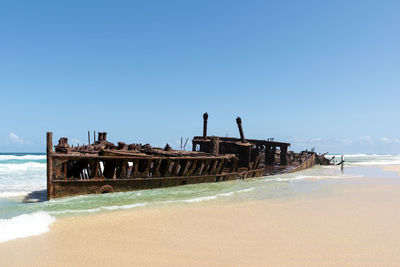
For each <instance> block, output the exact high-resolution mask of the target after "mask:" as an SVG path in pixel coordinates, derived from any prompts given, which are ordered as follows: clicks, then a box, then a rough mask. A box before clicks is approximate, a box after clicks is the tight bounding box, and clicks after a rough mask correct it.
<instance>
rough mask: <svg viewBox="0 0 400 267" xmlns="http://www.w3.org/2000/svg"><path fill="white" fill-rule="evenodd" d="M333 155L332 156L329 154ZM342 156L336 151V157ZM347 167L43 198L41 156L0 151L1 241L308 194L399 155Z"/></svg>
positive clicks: (398, 159) (359, 158)
mask: <svg viewBox="0 0 400 267" xmlns="http://www.w3.org/2000/svg"><path fill="white" fill-rule="evenodd" d="M331 156H333V155H330V157H331ZM339 158H340V155H336V159H337V160H339ZM345 161H346V165H347V166H346V167H345V171H344V172H341V170H340V167H339V166H316V167H314V168H312V169H309V170H305V171H302V172H298V173H294V174H286V175H277V176H267V177H261V178H254V179H249V180H245V181H243V180H237V181H229V182H222V183H208V184H197V185H186V186H180V187H174V188H160V189H152V190H141V191H132V192H124V193H114V194H101V195H84V196H76V197H68V198H62V199H55V200H51V201H45V200H46V155H45V154H0V242H4V241H7V240H11V239H15V238H22V237H27V236H33V235H38V234H41V233H44V232H47V231H49V226H50V225H51V224H52V223H53V222H55V221H56V220H57V219H59V218H61V217H63V216H71V215H73V216H76V215H80V214H90V213H96V212H112V211H114V210H123V209H140V208H146V207H151V206H157V205H174V204H178V205H193V203H197V202H203V201H215V200H216V201H229V202H232V201H240V200H243V199H245V200H246V199H276V198H286V197H293V196H298V197H301V196H306V195H307V194H310V193H312V192H313V191H315V190H316V189H317V188H318V187H319V186H320V184H321V183H317V182H315V181H322V182H323V183H329V182H334V181H335V180H337V179H340V180H346V179H347V180H349V181H351V179H352V178H363V177H364V174H363V171H362V170H363V169H362V168H357V166H379V165H393V164H400V155H365V154H359V155H345Z"/></svg>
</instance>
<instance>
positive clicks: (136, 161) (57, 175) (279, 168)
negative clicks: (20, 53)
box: [46, 113, 330, 199]
mask: <svg viewBox="0 0 400 267" xmlns="http://www.w3.org/2000/svg"><path fill="white" fill-rule="evenodd" d="M207 119H208V114H207V113H204V114H203V120H204V124H203V136H195V137H194V138H193V140H192V144H193V150H192V151H182V150H173V149H172V147H171V146H169V145H168V144H167V145H166V146H165V147H164V148H155V147H152V146H150V145H149V144H145V145H142V144H126V143H124V142H118V143H117V145H114V144H113V143H111V142H109V141H107V133H106V132H98V138H97V140H96V138H95V135H96V132H93V133H94V134H93V136H94V138H93V141H94V142H93V143H92V144H91V142H90V133H89V132H88V141H89V142H88V145H81V146H79V145H78V146H75V147H73V146H70V145H69V144H68V138H66V137H62V138H60V140H59V141H58V144H57V145H56V146H55V151H53V143H52V133H51V132H48V133H47V145H46V151H47V198H48V199H51V198H58V197H65V196H73V195H80V194H96V193H111V192H121V191H130V190H140V189H151V188H159V187H169V186H179V185H185V184H194V183H206V182H220V181H228V180H234V179H247V178H252V177H259V176H266V175H274V174H278V173H288V172H294V171H298V170H302V169H305V168H309V167H312V166H313V165H314V164H330V162H329V160H327V159H326V158H325V157H324V155H318V154H316V153H315V152H309V151H303V152H301V153H294V152H292V151H288V147H289V146H290V144H289V143H284V142H276V141H271V140H257V139H245V137H244V134H243V128H242V120H241V119H240V118H239V117H238V118H237V119H236V122H237V124H238V128H239V134H240V138H234V137H218V136H210V137H208V136H207ZM277 148H279V150H278V149H277Z"/></svg>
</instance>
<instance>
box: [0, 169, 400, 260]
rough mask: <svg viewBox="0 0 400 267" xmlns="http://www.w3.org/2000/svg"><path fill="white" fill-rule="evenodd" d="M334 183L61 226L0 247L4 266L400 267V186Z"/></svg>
mask: <svg viewBox="0 0 400 267" xmlns="http://www.w3.org/2000/svg"><path fill="white" fill-rule="evenodd" d="M399 169H400V168H399ZM332 186H333V188H332V190H331V191H330V192H329V193H326V194H324V195H318V194H313V195H310V196H307V197H302V198H293V199H285V200H263V201H255V200H253V201H240V202H235V203H226V202H218V201H213V202H206V203H199V204H190V205H175V206H164V207H157V208H151V207H150V208H139V209H133V210H129V211H119V212H111V213H104V214H95V215H88V216H79V217H70V218H66V219H59V220H58V221H57V222H56V223H54V224H53V225H52V226H51V231H50V232H48V233H46V234H43V235H40V236H37V237H30V238H25V239H17V240H12V241H9V242H5V243H2V244H0V265H1V266H293V265H295V266H377V265H379V266H382V265H385V266H396V265H397V266H398V265H399V264H400V206H399V204H400V183H398V182H394V181H393V180H390V179H365V180H363V181H361V182H360V179H359V180H357V182H354V183H348V182H344V183H338V184H335V185H332Z"/></svg>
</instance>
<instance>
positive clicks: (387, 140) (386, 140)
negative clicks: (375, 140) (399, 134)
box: [381, 137, 400, 144]
mask: <svg viewBox="0 0 400 267" xmlns="http://www.w3.org/2000/svg"><path fill="white" fill-rule="evenodd" d="M381 142H382V143H386V144H393V143H398V144H399V143H400V139H399V138H389V137H382V138H381Z"/></svg>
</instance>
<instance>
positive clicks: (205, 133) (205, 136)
mask: <svg viewBox="0 0 400 267" xmlns="http://www.w3.org/2000/svg"><path fill="white" fill-rule="evenodd" d="M207 120H208V114H207V112H206V113H204V114H203V139H207Z"/></svg>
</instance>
